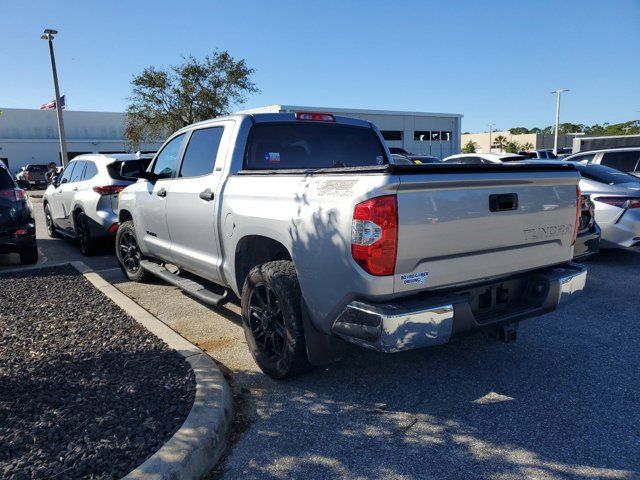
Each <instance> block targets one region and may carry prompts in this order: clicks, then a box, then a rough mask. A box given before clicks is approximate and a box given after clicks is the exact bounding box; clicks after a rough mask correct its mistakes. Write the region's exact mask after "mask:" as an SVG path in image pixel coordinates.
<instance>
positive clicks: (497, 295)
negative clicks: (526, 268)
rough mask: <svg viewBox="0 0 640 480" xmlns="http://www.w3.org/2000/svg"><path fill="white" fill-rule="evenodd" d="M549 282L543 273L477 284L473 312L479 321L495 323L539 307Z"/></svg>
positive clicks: (473, 293)
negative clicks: (478, 285)
mask: <svg viewBox="0 0 640 480" xmlns="http://www.w3.org/2000/svg"><path fill="white" fill-rule="evenodd" d="M548 289H549V282H548V281H547V279H546V278H544V277H540V276H537V275H535V276H532V277H524V278H515V279H511V280H507V281H503V282H500V283H494V284H490V285H483V286H481V287H476V288H474V289H473V290H472V291H471V292H470V294H471V295H470V301H469V303H470V306H471V311H472V312H473V315H474V317H475V319H476V322H478V323H491V322H492V321H497V320H499V319H500V318H501V317H504V316H507V315H512V314H514V313H516V312H520V311H526V310H529V309H532V308H537V307H539V306H540V305H541V304H542V302H543V300H544V298H546V295H547V292H548Z"/></svg>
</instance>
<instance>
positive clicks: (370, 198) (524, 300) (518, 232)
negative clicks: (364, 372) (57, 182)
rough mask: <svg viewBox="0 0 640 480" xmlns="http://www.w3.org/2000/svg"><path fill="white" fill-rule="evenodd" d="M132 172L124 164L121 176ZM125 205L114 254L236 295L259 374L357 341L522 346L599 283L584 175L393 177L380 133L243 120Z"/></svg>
mask: <svg viewBox="0 0 640 480" xmlns="http://www.w3.org/2000/svg"><path fill="white" fill-rule="evenodd" d="M123 168H126V167H123ZM121 174H122V175H124V176H130V177H136V176H137V177H139V178H138V181H137V182H136V183H134V184H132V185H131V186H128V187H127V188H126V189H124V190H123V191H122V192H121V194H120V200H119V214H118V215H119V223H120V225H119V228H118V232H117V236H116V254H117V256H118V259H119V261H120V264H121V266H122V269H123V271H124V272H125V274H126V275H127V276H128V278H129V279H130V280H132V281H142V280H144V279H145V278H146V277H148V276H149V275H155V276H157V277H160V278H162V279H164V280H165V281H167V282H169V283H171V284H173V285H175V286H178V287H180V288H182V289H184V290H185V291H186V292H188V293H189V294H191V295H193V296H194V297H196V298H197V299H199V300H200V301H202V302H205V303H208V304H211V305H216V306H217V305H220V304H221V303H223V302H224V301H226V299H227V298H228V293H229V291H231V292H233V293H234V294H235V295H237V297H239V299H240V302H241V309H242V320H243V327H244V332H245V335H246V339H247V343H248V345H249V348H250V350H251V353H252V355H253V356H254V358H255V360H256V362H257V364H258V365H259V366H260V368H261V369H262V370H263V371H264V372H265V373H267V374H268V375H270V376H272V377H274V378H285V377H288V376H291V375H293V374H296V373H300V372H302V371H304V370H306V369H308V368H309V367H310V366H311V365H318V364H322V363H325V362H328V361H331V360H333V359H335V358H336V357H337V356H339V353H340V351H341V348H340V346H341V345H344V343H343V342H344V341H346V342H351V343H354V344H357V345H360V346H363V347H367V348H371V349H374V350H378V351H381V352H397V351H401V350H406V349H412V348H419V347H427V346H432V345H440V344H444V343H446V342H448V341H449V339H451V338H452V337H453V336H456V335H459V334H462V333H465V332H471V331H490V332H493V333H498V334H500V335H502V336H503V337H504V339H505V340H510V339H513V338H514V335H515V330H514V326H515V325H517V323H518V322H519V321H521V320H523V319H526V318H530V317H535V316H538V315H541V314H544V313H547V312H550V311H552V310H554V309H555V308H556V307H557V306H558V305H559V304H560V303H562V302H564V301H565V300H567V299H569V298H571V297H573V296H575V295H576V294H577V293H579V292H580V291H581V290H582V289H583V288H584V285H585V279H586V269H585V267H584V266H581V265H577V264H572V263H571V262H570V260H571V258H572V257H573V250H574V243H575V239H576V233H577V229H578V221H579V217H580V212H581V208H580V198H581V197H580V191H579V189H578V187H577V184H578V180H579V178H580V177H579V175H578V173H577V172H576V171H575V169H574V168H573V167H572V166H570V165H558V164H549V165H520V164H518V163H517V162H515V163H513V164H495V165H463V164H450V163H444V164H424V165H394V164H393V160H392V157H391V155H390V153H389V150H388V148H387V147H385V144H384V141H383V138H382V136H381V135H380V132H379V131H378V130H377V128H376V127H375V126H374V125H372V124H371V123H369V122H366V121H363V120H356V119H351V118H344V117H337V116H334V115H331V114H328V113H313V112H297V113H278V114H253V115H249V114H243V115H233V116H229V117H224V118H219V119H214V120H210V121H206V122H201V123H197V124H194V125H191V126H189V127H186V128H183V129H182V130H180V131H178V132H176V133H175V134H173V135H172V136H171V137H170V138H169V139H168V140H167V142H166V143H165V144H164V146H163V147H162V149H161V150H160V151H159V152H158V154H157V155H156V157H155V158H154V159H153V161H152V163H151V164H150V165H149V167H148V169H147V170H145V171H142V172H135V171H129V172H125V171H124V170H123V171H122V172H121Z"/></svg>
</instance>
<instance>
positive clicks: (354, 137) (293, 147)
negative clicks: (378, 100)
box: [245, 122, 388, 170]
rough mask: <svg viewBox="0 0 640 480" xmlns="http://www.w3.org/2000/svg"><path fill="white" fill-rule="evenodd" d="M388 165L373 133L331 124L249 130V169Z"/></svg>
mask: <svg viewBox="0 0 640 480" xmlns="http://www.w3.org/2000/svg"><path fill="white" fill-rule="evenodd" d="M385 163H388V162H387V159H386V156H385V152H384V148H383V147H382V144H381V143H380V140H379V139H378V136H377V135H376V134H375V132H374V130H373V129H371V128H365V127H354V126H351V125H338V124H334V123H302V122H300V123H265V124H257V125H254V126H253V127H252V128H251V132H250V133H249V140H248V142H247V150H246V152H245V168H247V169H249V170H274V169H278V170H281V169H288V168H293V169H298V168H304V169H316V168H332V167H361V166H371V165H382V164H385Z"/></svg>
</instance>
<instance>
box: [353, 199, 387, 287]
mask: <svg viewBox="0 0 640 480" xmlns="http://www.w3.org/2000/svg"><path fill="white" fill-rule="evenodd" d="M397 250H398V202H397V199H396V196H395V195H386V196H384V197H376V198H372V199H371V200H367V201H365V202H362V203H359V204H357V205H356V206H355V209H354V211H353V222H352V226H351V256H352V257H353V259H354V260H355V261H356V263H357V264H358V265H360V266H361V267H362V268H363V269H364V270H365V271H366V272H367V273H370V274H371V275H378V276H381V275H393V272H394V270H395V266H396V254H397Z"/></svg>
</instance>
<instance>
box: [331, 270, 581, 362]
mask: <svg viewBox="0 0 640 480" xmlns="http://www.w3.org/2000/svg"><path fill="white" fill-rule="evenodd" d="M586 278H587V269H586V267H585V266H583V265H578V264H568V265H566V266H563V267H562V268H553V269H546V270H543V271H536V272H532V273H530V274H529V275H527V276H522V277H517V278H513V279H509V280H505V281H502V282H493V285H498V284H499V285H500V286H501V288H502V286H510V285H520V286H521V285H525V286H526V288H524V289H523V291H524V292H525V294H524V295H523V296H522V297H521V298H519V299H518V302H516V303H514V304H513V305H512V306H509V307H500V308H496V310H495V315H494V316H492V315H491V312H488V313H487V312H486V311H485V312H482V314H479V313H474V312H473V309H472V302H473V301H474V298H477V296H478V294H479V292H483V291H484V290H486V289H487V288H490V287H491V285H487V284H484V285H480V286H477V287H474V288H466V289H462V290H461V291H454V292H448V293H447V294H444V295H429V294H425V295H422V296H417V297H416V296H414V297H409V298H403V299H399V300H396V301H391V302H385V303H379V304H376V303H367V302H360V301H354V302H351V303H349V304H348V305H347V306H346V307H345V309H344V310H343V312H342V313H341V314H340V316H339V317H338V319H337V320H336V321H335V322H334V324H333V327H332V332H333V333H334V334H336V335H338V336H340V337H341V338H343V339H344V340H347V341H349V342H351V343H355V344H358V345H361V346H363V347H367V348H371V349H374V350H378V351H381V352H398V351H402V350H410V349H414V348H422V347H430V346H435V345H441V344H443V343H447V342H448V341H449V340H450V339H451V337H452V336H453V335H455V334H458V333H462V332H466V331H472V330H483V329H488V328H493V327H495V326H497V325H500V324H506V323H515V322H517V321H520V320H524V319H526V318H530V317H535V316H537V315H541V314H544V313H547V312H550V311H552V310H554V309H555V308H556V307H557V306H558V305H560V304H563V303H566V302H567V301H569V300H570V299H572V298H575V296H576V295H577V294H579V293H580V292H581V291H582V290H583V289H584V287H585V282H586ZM510 282H511V283H510ZM517 282H519V283H517ZM518 288H520V287H518ZM515 290H516V289H515V288H514V291H515Z"/></svg>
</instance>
